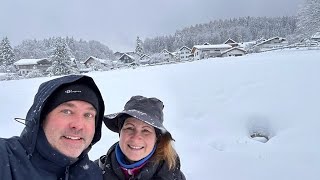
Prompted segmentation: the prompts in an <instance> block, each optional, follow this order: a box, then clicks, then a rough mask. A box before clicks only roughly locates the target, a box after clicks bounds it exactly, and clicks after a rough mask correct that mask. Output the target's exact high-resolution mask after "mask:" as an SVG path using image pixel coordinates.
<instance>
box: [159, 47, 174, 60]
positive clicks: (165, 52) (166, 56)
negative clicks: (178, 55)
mask: <svg viewBox="0 0 320 180" xmlns="http://www.w3.org/2000/svg"><path fill="white" fill-rule="evenodd" d="M161 54H163V56H164V59H165V61H167V62H169V61H172V60H173V59H174V58H175V54H173V53H172V52H170V51H168V50H167V49H164V50H162V51H161Z"/></svg>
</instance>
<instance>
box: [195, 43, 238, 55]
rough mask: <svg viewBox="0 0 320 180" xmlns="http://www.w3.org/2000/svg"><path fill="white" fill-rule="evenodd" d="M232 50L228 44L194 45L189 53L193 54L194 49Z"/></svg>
mask: <svg viewBox="0 0 320 180" xmlns="http://www.w3.org/2000/svg"><path fill="white" fill-rule="evenodd" d="M229 48H232V46H231V45H229V44H212V45H195V46H193V48H192V50H191V53H194V51H195V50H196V49H229Z"/></svg>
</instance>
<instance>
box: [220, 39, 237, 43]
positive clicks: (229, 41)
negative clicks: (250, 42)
mask: <svg viewBox="0 0 320 180" xmlns="http://www.w3.org/2000/svg"><path fill="white" fill-rule="evenodd" d="M230 43H237V42H236V41H235V40H233V39H231V38H229V39H228V40H226V42H224V43H223V44H230Z"/></svg>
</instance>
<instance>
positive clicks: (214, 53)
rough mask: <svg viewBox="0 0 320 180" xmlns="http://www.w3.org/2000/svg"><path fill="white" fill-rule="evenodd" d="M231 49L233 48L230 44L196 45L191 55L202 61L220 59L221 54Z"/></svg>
mask: <svg viewBox="0 0 320 180" xmlns="http://www.w3.org/2000/svg"><path fill="white" fill-rule="evenodd" d="M231 48H232V46H231V45H229V44H213V45H195V46H193V48H192V50H191V53H192V54H193V56H194V60H200V59H207V58H211V57H220V56H221V52H224V51H226V50H228V49H231Z"/></svg>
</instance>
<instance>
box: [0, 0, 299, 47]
mask: <svg viewBox="0 0 320 180" xmlns="http://www.w3.org/2000/svg"><path fill="white" fill-rule="evenodd" d="M303 1H304V0H112V1H110V0H54V1H50V2H49V1H46V0H3V1H1V3H0V38H1V39H2V38H3V37H4V36H8V38H9V40H10V41H11V43H12V45H13V46H15V45H17V44H19V43H21V41H22V40H25V39H43V38H48V37H52V36H73V37H74V38H76V39H77V40H79V39H80V38H82V39H84V40H97V41H100V42H102V43H103V44H105V45H107V46H108V47H109V48H110V49H111V50H113V51H128V50H134V48H135V41H136V37H137V36H140V37H141V38H142V40H144V39H145V38H147V37H155V36H159V35H169V34H174V33H175V31H176V30H179V29H183V28H184V27H188V26H190V25H195V24H199V23H207V22H209V21H210V20H215V19H226V18H237V17H243V16H255V17H256V16H287V15H296V13H297V10H298V7H299V5H300V4H301V3H302V2H303Z"/></svg>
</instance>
